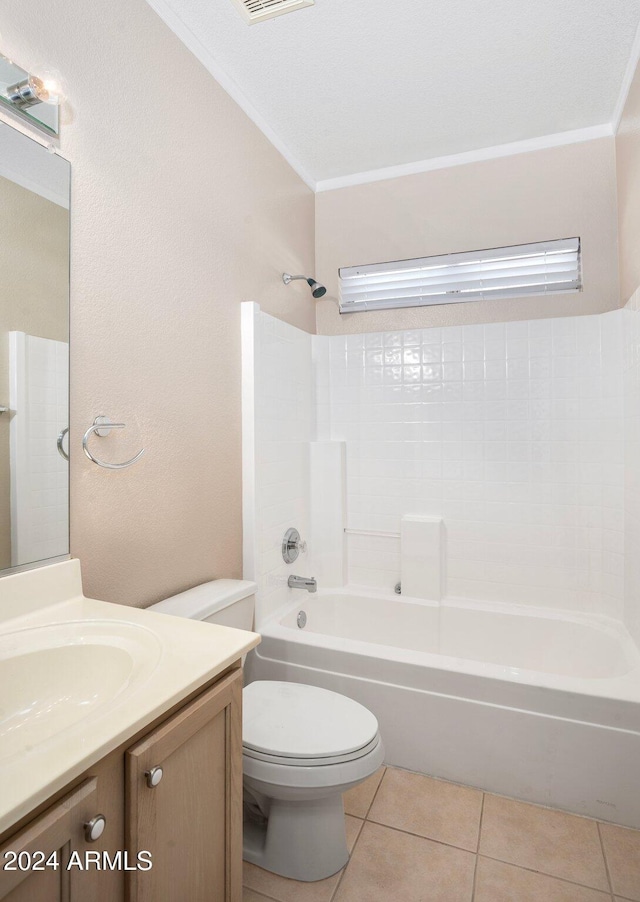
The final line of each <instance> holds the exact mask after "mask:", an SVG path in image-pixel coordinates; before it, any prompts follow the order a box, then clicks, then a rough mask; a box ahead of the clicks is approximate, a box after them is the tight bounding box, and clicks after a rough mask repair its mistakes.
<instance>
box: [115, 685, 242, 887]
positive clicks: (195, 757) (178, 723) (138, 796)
mask: <svg viewBox="0 0 640 902" xmlns="http://www.w3.org/2000/svg"><path fill="white" fill-rule="evenodd" d="M241 706H242V671H241V670H236V671H234V672H233V673H232V674H230V675H229V676H228V677H225V678H224V679H222V680H220V682H218V683H216V685H215V686H213V687H212V688H211V689H209V690H207V691H206V692H204V693H203V694H202V695H201V696H199V698H197V699H195V701H193V702H191V703H190V704H189V705H187V706H186V707H185V708H183V709H182V710H181V711H179V712H178V713H177V714H176V715H175V716H173V717H171V718H170V719H169V720H168V721H166V722H165V723H164V724H162V725H161V726H160V727H158V728H157V729H156V730H154V731H153V732H152V733H151V734H150V735H149V736H147V737H146V738H145V739H143V740H142V741H141V742H139V743H137V744H136V745H135V746H133V747H132V748H131V749H129V750H128V751H127V753H126V755H125V773H126V785H127V818H126V832H127V849H128V851H129V856H130V858H131V859H135V857H136V855H137V854H138V853H139V852H140V851H149V852H151V854H152V856H153V859H152V860H153V867H152V868H151V870H148V871H132V872H130V873H129V874H128V875H127V878H128V897H127V898H128V900H129V902H186V900H188V902H240V900H241V898H242V722H241ZM156 767H161V768H162V772H163V773H162V779H161V780H160V782H159V783H158V784H157V785H156V786H154V787H152V788H151V787H150V786H149V785H148V779H149V778H148V776H147V774H148V773H149V772H150V771H151V770H152V768H156Z"/></svg>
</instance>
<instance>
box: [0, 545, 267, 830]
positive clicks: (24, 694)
mask: <svg viewBox="0 0 640 902" xmlns="http://www.w3.org/2000/svg"><path fill="white" fill-rule="evenodd" d="M259 642H260V637H259V636H258V635H257V634H256V633H250V632H246V631H244V630H236V629H231V628H229V627H223V626H218V625H216V624H211V623H201V622H197V621H192V620H187V619H185V618H181V617H171V616H169V615H166V614H158V613H154V612H151V611H145V610H140V609H138V608H132V607H127V606H125V605H121V604H111V603H109V602H104V601H96V600H95V599H92V598H85V597H84V595H83V594H82V580H81V574H80V563H79V561H76V560H70V561H63V562H62V563H58V564H52V565H50V566H45V567H41V568H38V569H35V570H30V571H26V572H24V573H18V574H13V575H11V576H6V577H3V578H2V579H1V580H0V834H2V833H3V832H5V831H6V830H8V829H9V828H10V827H11V826H12V824H14V823H16V822H17V821H18V820H20V819H21V818H22V817H24V816H25V815H26V814H28V813H29V812H30V811H32V810H33V809H34V808H36V807H37V806H38V805H40V804H41V803H42V802H44V801H46V800H47V799H48V798H49V797H51V796H52V795H53V794H54V793H56V792H57V791H58V790H60V789H62V788H63V787H64V786H66V785H67V784H68V783H69V782H71V781H72V780H73V779H75V777H77V776H79V775H80V774H82V773H83V772H84V771H86V770H87V769H88V768H89V767H91V766H92V765H93V764H95V763H96V762H97V761H99V760H100V759H101V758H103V757H104V756H105V755H107V754H108V753H109V752H111V751H113V750H114V749H116V748H118V746H120V745H122V744H123V743H124V742H126V741H127V739H129V738H131V737H132V736H134V735H135V734H136V733H138V732H139V731H140V730H141V729H144V727H145V726H147V725H148V724H150V723H152V722H153V721H154V720H155V719H156V718H157V717H159V716H160V715H162V714H163V713H164V712H166V711H168V710H170V709H171V708H172V707H174V706H175V705H176V704H178V703H179V702H180V701H182V700H183V699H185V698H187V697H188V696H189V695H191V694H192V693H194V692H195V691H197V690H198V689H199V688H200V687H201V686H204V685H205V684H207V683H209V682H210V681H211V680H212V679H214V678H215V677H216V676H217V675H218V674H220V673H222V672H223V671H224V670H225V669H226V668H227V667H229V666H230V665H231V664H233V663H234V662H236V661H238V660H239V659H240V657H241V656H242V655H244V654H246V652H248V651H249V650H250V649H251V648H254V647H255V646H256V645H257V644H258V643H259Z"/></svg>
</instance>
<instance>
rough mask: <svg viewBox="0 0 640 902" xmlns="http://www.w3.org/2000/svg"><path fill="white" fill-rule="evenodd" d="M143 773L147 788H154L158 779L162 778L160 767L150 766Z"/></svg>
mask: <svg viewBox="0 0 640 902" xmlns="http://www.w3.org/2000/svg"><path fill="white" fill-rule="evenodd" d="M144 775H145V777H146V778H147V786H148V787H149V789H154V788H155V787H156V786H157V785H158V783H159V782H160V780H162V768H161V767H152V768H151V769H150V770H146V771H145V772H144Z"/></svg>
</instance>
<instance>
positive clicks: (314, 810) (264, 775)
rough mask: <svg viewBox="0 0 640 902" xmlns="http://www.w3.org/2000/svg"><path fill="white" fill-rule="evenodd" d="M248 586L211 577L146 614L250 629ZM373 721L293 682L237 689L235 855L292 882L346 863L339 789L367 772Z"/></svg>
mask: <svg viewBox="0 0 640 902" xmlns="http://www.w3.org/2000/svg"><path fill="white" fill-rule="evenodd" d="M256 588H257V587H256V584H255V583H253V582H248V581H246V580H233V579H219V580H215V581H213V582H209V583H204V584H203V585H201V586H196V588H194V589H189V590H188V591H187V592H182V593H181V594H180V595H174V596H172V597H171V598H167V599H166V600H165V601H161V602H159V603H158V604H155V605H152V607H151V608H150V610H152V611H154V612H157V613H162V614H173V615H174V616H178V617H189V618H191V619H194V620H205V621H208V622H209V623H218V624H222V625H223V626H233V627H235V628H236V629H247V630H249V629H251V628H252V625H253V613H254V604H255V591H256ZM383 758H384V746H383V744H382V740H381V738H380V734H379V732H378V722H377V720H376V718H375V717H374V716H373V714H372V713H371V712H370V711H369V710H367V708H365V707H363V706H362V705H360V704H358V702H355V701H353V700H352V699H350V698H346V696H343V695H339V694H338V693H336V692H329V691H328V690H326V689H320V688H318V687H317V686H308V685H306V684H302V683H281V682H271V681H258V682H255V683H250V684H249V685H248V686H246V687H245V689H244V692H243V771H244V791H245V799H244V810H245V824H244V857H245V859H246V860H247V861H250V862H253V864H257V865H259V866H260V867H262V868H266V870H268V871H273V872H274V873H276V874H281V875H283V876H284V877H291V878H293V879H294V880H305V881H311V880H322V879H323V878H324V877H329V876H330V875H331V874H335V873H336V872H337V871H339V870H340V869H341V868H342V867H344V865H345V864H346V863H347V861H348V858H349V853H348V851H347V841H346V836H345V826H344V811H343V806H342V793H343V792H345V791H346V790H347V789H351V788H352V787H354V786H357V785H358V784H359V783H361V782H362V781H363V780H366V778H367V777H369V776H371V774H373V773H375V771H376V770H377V769H378V768H379V767H380V765H381V764H382V760H383Z"/></svg>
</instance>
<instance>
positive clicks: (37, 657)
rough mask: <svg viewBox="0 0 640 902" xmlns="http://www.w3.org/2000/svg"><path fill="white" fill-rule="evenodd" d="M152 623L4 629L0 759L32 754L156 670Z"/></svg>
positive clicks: (156, 648)
mask: <svg viewBox="0 0 640 902" xmlns="http://www.w3.org/2000/svg"><path fill="white" fill-rule="evenodd" d="M160 651H161V646H160V643H159V641H158V639H157V638H156V636H155V635H154V633H152V632H151V631H150V630H148V629H145V628H144V627H142V626H137V625H133V624H130V623H122V622H120V623H118V622H113V621H106V620H105V621H100V620H88V621H81V622H78V621H76V622H66V623H58V624H51V625H48V626H41V627H37V628H32V629H23V630H17V631H14V632H9V633H4V634H1V635H0V761H6V760H7V759H9V758H12V757H13V756H15V755H19V754H21V755H22V754H26V753H28V752H30V751H32V750H33V749H34V748H36V747H38V746H41V745H42V743H46V742H48V741H50V740H52V739H53V738H55V737H56V736H58V735H61V734H62V733H63V731H68V730H69V729H70V728H73V727H74V726H81V727H82V728H83V730H84V728H85V727H86V726H88V721H91V720H93V719H94V718H95V717H96V716H99V715H100V714H101V713H104V709H105V706H108V707H109V710H111V709H112V708H113V706H114V704H117V702H118V696H120V695H121V693H123V692H124V690H125V689H126V690H128V691H127V697H130V695H131V692H133V691H135V690H136V688H137V687H139V686H141V685H143V684H144V683H145V682H146V681H147V680H148V679H149V677H150V676H151V674H152V673H153V670H154V669H155V667H156V665H157V663H158V661H159V658H160Z"/></svg>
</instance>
